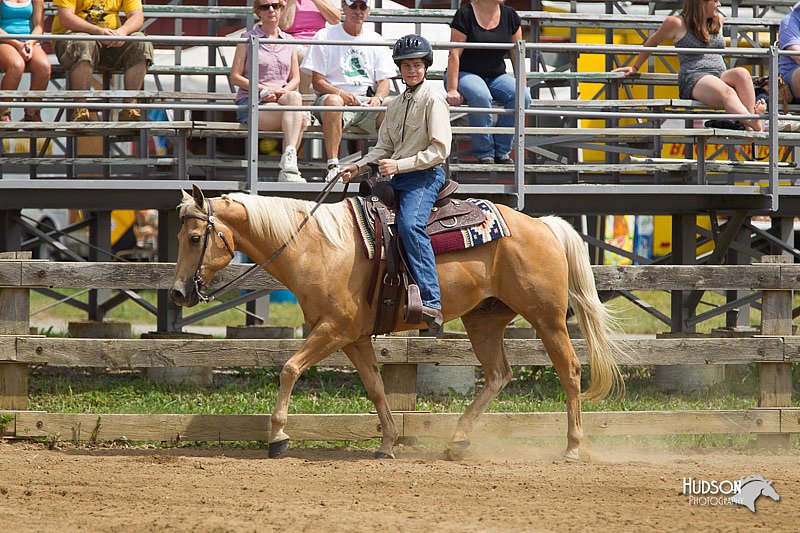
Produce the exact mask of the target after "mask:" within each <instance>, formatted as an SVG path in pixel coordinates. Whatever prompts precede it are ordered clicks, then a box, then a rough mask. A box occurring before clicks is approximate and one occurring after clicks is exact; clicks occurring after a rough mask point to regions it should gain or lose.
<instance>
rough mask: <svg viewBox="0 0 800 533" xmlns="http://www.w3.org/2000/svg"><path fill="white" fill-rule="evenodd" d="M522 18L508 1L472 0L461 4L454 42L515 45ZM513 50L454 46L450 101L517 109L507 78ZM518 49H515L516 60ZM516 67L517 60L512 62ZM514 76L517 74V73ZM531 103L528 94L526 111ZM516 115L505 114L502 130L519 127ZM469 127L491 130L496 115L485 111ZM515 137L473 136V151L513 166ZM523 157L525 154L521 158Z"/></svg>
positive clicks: (452, 24)
mask: <svg viewBox="0 0 800 533" xmlns="http://www.w3.org/2000/svg"><path fill="white" fill-rule="evenodd" d="M520 25H521V22H520V18H519V15H518V14H517V12H516V11H515V10H514V8H511V7H508V6H506V5H505V4H503V0H473V1H472V2H471V3H467V4H464V5H463V6H461V7H460V8H459V9H458V10H457V11H456V13H455V15H454V16H453V20H452V21H451V22H450V41H451V42H453V43H463V42H469V43H514V42H516V41H519V40H520V39H522V29H521V28H520ZM507 53H508V50H486V49H483V50H481V49H478V48H471V49H466V50H465V49H463V48H451V49H450V55H449V57H448V60H447V73H446V75H445V88H446V89H447V103H448V104H450V105H451V106H458V105H461V104H463V103H464V102H466V103H467V105H468V106H470V107H483V108H488V107H492V100H493V99H494V100H497V101H498V102H499V103H500V104H501V105H502V106H503V107H504V108H506V109H514V100H515V96H516V81H515V80H514V77H513V76H510V75H509V74H506V63H505V56H506V54H507ZM515 56H516V50H513V49H512V50H511V58H512V60H513V59H515ZM512 65H514V68H515V69H516V62H514V61H512ZM515 74H520V75H521V74H522V73H518V72H516V70H515ZM530 103H531V96H530V93H529V92H528V91H527V90H526V92H525V108H526V109H527V108H528V106H530ZM514 123H515V117H514V115H501V116H500V117H499V118H498V119H497V126H498V127H511V128H513V127H514ZM469 125H470V126H472V127H481V128H488V127H490V126H491V125H492V116H491V115H487V114H485V113H481V114H477V113H470V114H469ZM512 141H513V135H506V134H503V135H500V134H497V135H493V134H491V133H482V134H474V135H472V153H473V154H474V155H475V157H476V158H477V159H478V161H479V162H480V163H483V164H495V163H499V164H505V165H509V164H512V163H513V162H514V161H513V160H512V159H511V155H510V154H511V143H512ZM517 155H518V156H521V154H517Z"/></svg>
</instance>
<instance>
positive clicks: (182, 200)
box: [181, 189, 193, 203]
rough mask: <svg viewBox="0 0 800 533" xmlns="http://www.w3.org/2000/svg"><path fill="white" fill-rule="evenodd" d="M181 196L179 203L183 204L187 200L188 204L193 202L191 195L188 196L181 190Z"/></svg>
mask: <svg viewBox="0 0 800 533" xmlns="http://www.w3.org/2000/svg"><path fill="white" fill-rule="evenodd" d="M181 194H182V195H183V198H182V199H181V203H184V202H186V201H187V200H188V201H190V202H191V201H192V200H193V198H192V195H191V194H189V193H188V192H186V191H184V190H183V189H181Z"/></svg>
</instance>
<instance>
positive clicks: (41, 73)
mask: <svg viewBox="0 0 800 533" xmlns="http://www.w3.org/2000/svg"><path fill="white" fill-rule="evenodd" d="M50 69H51V66H50V60H49V59H48V58H47V54H45V53H44V50H42V47H41V46H34V47H33V56H32V57H31V60H30V61H29V62H28V70H29V71H30V73H31V90H32V91H44V90H46V89H47V84H48V83H49V82H50ZM30 101H32V102H38V101H39V99H38V98H37V99H33V98H32V99H31V100H30ZM25 120H30V121H35V122H41V120H42V117H41V114H40V112H39V110H38V109H26V110H25Z"/></svg>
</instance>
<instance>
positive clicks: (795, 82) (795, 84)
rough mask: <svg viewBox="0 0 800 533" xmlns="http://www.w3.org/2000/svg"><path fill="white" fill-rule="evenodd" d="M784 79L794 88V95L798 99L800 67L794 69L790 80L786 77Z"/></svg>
mask: <svg viewBox="0 0 800 533" xmlns="http://www.w3.org/2000/svg"><path fill="white" fill-rule="evenodd" d="M783 81H785V82H788V83H789V87H790V88H791V89H792V96H794V99H795V100H797V99H798V95H800V67H798V68H795V69H794V70H792V75H791V79H790V80H787V79H786V78H784V80H783Z"/></svg>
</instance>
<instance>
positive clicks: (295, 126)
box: [278, 91, 306, 151]
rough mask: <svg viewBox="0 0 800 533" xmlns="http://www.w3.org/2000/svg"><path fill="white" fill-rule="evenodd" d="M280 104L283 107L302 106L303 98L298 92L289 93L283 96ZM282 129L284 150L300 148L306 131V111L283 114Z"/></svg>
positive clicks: (279, 101) (285, 112)
mask: <svg viewBox="0 0 800 533" xmlns="http://www.w3.org/2000/svg"><path fill="white" fill-rule="evenodd" d="M278 103H279V104H281V105H290V106H301V105H303V97H302V96H301V95H300V93H299V92H297V91H289V92H288V93H286V94H284V95H283V96H281V98H280V100H278ZM282 115H283V117H282V119H281V129H282V130H283V150H284V151H286V149H287V148H289V147H293V148H295V149H296V148H299V147H300V141H301V140H302V138H303V132H304V131H305V129H306V113H305V111H284V112H283V113H282Z"/></svg>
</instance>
